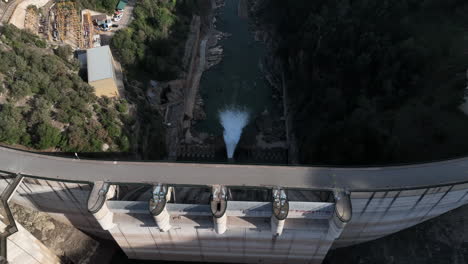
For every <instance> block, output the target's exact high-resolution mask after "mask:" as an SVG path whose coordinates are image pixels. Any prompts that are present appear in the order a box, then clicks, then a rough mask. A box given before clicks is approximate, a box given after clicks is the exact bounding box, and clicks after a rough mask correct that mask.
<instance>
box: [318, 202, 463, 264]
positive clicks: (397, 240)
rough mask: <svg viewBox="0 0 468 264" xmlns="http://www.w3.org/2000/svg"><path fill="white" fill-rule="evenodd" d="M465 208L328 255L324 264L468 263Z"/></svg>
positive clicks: (333, 251)
mask: <svg viewBox="0 0 468 264" xmlns="http://www.w3.org/2000/svg"><path fill="white" fill-rule="evenodd" d="M466 230H468V206H463V207H461V208H458V209H456V210H453V211H451V212H448V213H446V214H444V215H442V216H440V217H437V218H435V219H433V220H430V221H427V222H425V223H422V224H420V225H417V226H415V227H412V228H409V229H406V230H403V231H401V232H398V233H396V234H393V235H390V236H387V237H384V238H381V239H378V240H374V241H372V242H367V243H363V244H359V245H356V246H352V247H347V248H340V249H336V250H332V251H330V252H329V254H328V256H327V258H326V259H325V261H324V264H335V263H348V264H374V263H387V264H426V263H434V264H463V263H468V248H467V245H468V233H467V232H466Z"/></svg>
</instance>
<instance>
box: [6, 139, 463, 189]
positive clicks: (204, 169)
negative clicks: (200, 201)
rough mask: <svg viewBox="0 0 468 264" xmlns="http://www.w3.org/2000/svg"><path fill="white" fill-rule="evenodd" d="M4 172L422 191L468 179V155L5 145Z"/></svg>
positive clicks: (54, 177) (177, 182)
mask: <svg viewBox="0 0 468 264" xmlns="http://www.w3.org/2000/svg"><path fill="white" fill-rule="evenodd" d="M0 171H2V172H5V173H9V174H21V175H24V176H28V177H35V178H43V179H49V180H58V181H68V182H85V183H92V182H97V181H100V182H108V183H143V184H145V183H146V184H157V183H164V184H171V185H204V186H212V185H223V186H250V187H273V186H281V187H284V188H301V189H313V190H334V189H336V188H338V189H344V190H348V191H372V190H399V189H418V188H427V187H431V186H444V185H453V184H461V183H466V182H468V158H466V157H465V158H459V159H452V160H446V161H439V162H431V163H421V164H414V165H403V166H383V167H349V168H345V167H305V166H274V165H272V166H268V165H238V164H202V163H171V162H135V161H100V160H84V159H78V158H61V157H56V156H50V155H44V154H37V153H31V152H26V151H20V150H15V149H10V148H6V147H0Z"/></svg>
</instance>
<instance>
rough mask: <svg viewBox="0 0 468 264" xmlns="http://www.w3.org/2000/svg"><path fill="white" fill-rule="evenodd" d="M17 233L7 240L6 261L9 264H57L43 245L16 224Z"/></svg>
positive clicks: (55, 259) (52, 255) (52, 254)
mask: <svg viewBox="0 0 468 264" xmlns="http://www.w3.org/2000/svg"><path fill="white" fill-rule="evenodd" d="M16 226H17V227H18V232H16V233H14V234H12V235H10V236H9V237H8V238H7V260H8V262H9V263H11V264H59V263H61V261H60V259H59V258H58V257H57V256H56V255H55V254H54V253H53V252H52V251H51V250H50V249H48V248H47V247H46V246H45V245H44V244H42V243H41V241H39V240H38V239H37V238H35V237H34V236H33V235H32V234H31V233H29V232H28V231H27V230H26V229H25V228H24V227H23V226H22V225H21V224H19V223H16Z"/></svg>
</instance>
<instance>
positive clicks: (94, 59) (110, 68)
mask: <svg viewBox="0 0 468 264" xmlns="http://www.w3.org/2000/svg"><path fill="white" fill-rule="evenodd" d="M86 57H87V66H88V83H89V84H90V85H91V86H93V87H94V89H95V94H96V96H99V97H101V96H107V97H118V96H119V89H118V88H117V82H116V77H115V69H114V61H113V58H112V53H111V50H110V48H109V46H102V47H97V48H92V49H88V50H87V52H86Z"/></svg>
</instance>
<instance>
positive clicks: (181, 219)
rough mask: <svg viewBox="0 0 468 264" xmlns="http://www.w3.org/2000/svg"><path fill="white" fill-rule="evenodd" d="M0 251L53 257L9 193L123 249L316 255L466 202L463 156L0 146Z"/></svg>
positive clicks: (291, 258)
mask: <svg viewBox="0 0 468 264" xmlns="http://www.w3.org/2000/svg"><path fill="white" fill-rule="evenodd" d="M0 171H1V178H0V185H1V188H2V190H3V193H2V195H1V197H0V198H1V199H0V200H1V201H2V203H1V205H2V206H1V207H2V208H1V209H2V210H1V214H0V215H1V217H2V219H1V221H0V222H1V223H2V225H1V227H2V233H1V236H0V238H1V241H2V243H1V244H2V247H1V248H0V249H1V253H2V256H3V257H4V258H7V259H8V260H9V262H10V263H60V262H59V260H58V258H57V257H56V256H54V255H53V254H52V253H51V252H50V251H49V250H48V249H47V248H46V247H44V246H43V245H42V244H41V243H40V241H37V239H36V240H34V239H35V238H34V237H33V236H32V235H31V234H29V233H28V231H26V230H24V228H22V227H21V226H20V225H19V224H17V223H15V221H14V219H13V217H12V215H11V213H10V210H9V207H8V201H10V200H11V201H14V202H15V203H17V204H20V205H22V206H25V207H28V208H31V209H34V210H38V211H42V212H46V213H48V214H49V215H50V216H51V217H53V218H55V219H56V220H59V221H61V222H64V223H67V224H69V225H72V226H74V227H77V228H79V229H81V230H83V231H87V232H91V233H93V234H95V235H97V236H100V237H102V238H105V239H111V240H115V242H116V243H117V244H118V245H119V246H120V247H121V249H122V250H123V251H124V252H125V254H126V255H127V256H128V257H129V258H131V259H140V260H178V261H200V262H233V263H260V262H264V263H321V262H322V260H323V259H324V257H325V255H326V254H327V252H328V251H329V250H330V249H333V248H338V247H345V246H349V245H353V244H358V243H361V242H365V241H369V240H373V239H377V238H380V237H383V236H386V235H388V234H392V233H395V232H397V231H399V230H402V229H405V228H408V227H411V226H413V225H416V224H418V223H421V222H423V221H426V220H428V219H430V218H433V217H436V216H438V215H440V214H442V213H444V212H447V211H449V210H452V209H455V208H457V207H459V206H461V205H464V204H466V203H468V158H461V159H453V160H448V161H441V162H433V163H424V164H413V165H404V166H389V167H367V168H333V167H296V166H264V165H237V164H193V163H168V162H121V161H97V160H84V159H78V158H75V159H73V158H61V157H56V156H49V155H42V154H36V153H30V152H24V151H19V150H14V149H9V148H4V147H0Z"/></svg>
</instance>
